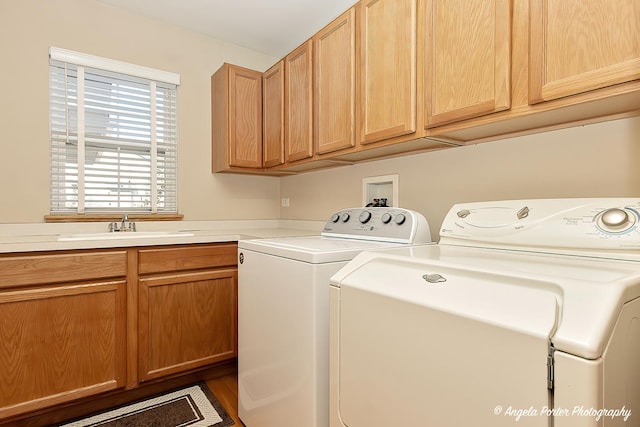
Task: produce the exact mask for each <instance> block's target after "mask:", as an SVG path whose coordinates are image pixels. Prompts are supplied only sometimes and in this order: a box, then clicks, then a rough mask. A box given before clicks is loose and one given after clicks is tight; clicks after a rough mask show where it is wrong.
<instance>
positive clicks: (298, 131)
mask: <svg viewBox="0 0 640 427" xmlns="http://www.w3.org/2000/svg"><path fill="white" fill-rule="evenodd" d="M312 43H313V42H312V40H308V41H307V42H305V43H304V44H303V45H302V46H300V47H298V48H297V49H296V50H294V51H293V52H291V53H290V54H289V55H287V57H286V58H285V91H284V96H285V103H284V111H285V130H286V133H285V141H284V143H285V160H286V161H287V162H293V161H296V160H302V159H307V158H309V157H311V156H312V155H313V49H312V46H313V44H312Z"/></svg>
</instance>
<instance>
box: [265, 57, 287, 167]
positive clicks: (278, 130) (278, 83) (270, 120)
mask: <svg viewBox="0 0 640 427" xmlns="http://www.w3.org/2000/svg"><path fill="white" fill-rule="evenodd" d="M262 94H263V96H262V114H263V138H264V141H263V147H264V152H263V157H264V162H263V166H264V167H271V166H277V165H281V164H283V163H284V61H279V62H278V63H277V64H276V65H274V66H273V67H271V68H270V69H269V70H267V71H265V73H264V74H263V75H262Z"/></svg>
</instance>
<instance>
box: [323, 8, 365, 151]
mask: <svg viewBox="0 0 640 427" xmlns="http://www.w3.org/2000/svg"><path fill="white" fill-rule="evenodd" d="M313 40H314V55H315V61H314V62H315V91H314V102H315V123H314V125H315V143H316V153H318V154H323V153H329V152H332V151H336V150H340V149H343V148H349V147H353V146H355V132H354V129H355V96H356V92H355V89H356V44H355V43H356V26H355V9H353V8H351V9H349V10H348V11H347V12H345V13H344V14H342V15H341V16H340V17H339V18H337V19H336V20H335V21H333V22H332V23H331V24H329V25H328V26H327V27H325V28H324V29H322V30H321V31H320V32H318V33H317V34H316V35H315V36H314V37H313Z"/></svg>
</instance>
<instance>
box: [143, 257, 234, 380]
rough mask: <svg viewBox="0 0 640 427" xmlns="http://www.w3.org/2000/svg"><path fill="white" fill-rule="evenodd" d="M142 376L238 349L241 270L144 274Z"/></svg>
mask: <svg viewBox="0 0 640 427" xmlns="http://www.w3.org/2000/svg"><path fill="white" fill-rule="evenodd" d="M139 286H140V288H139V291H140V298H139V337H138V340H139V376H140V380H141V381H144V380H149V379H152V378H157V377H161V376H165V375H169V374H174V373H179V372H182V371H185V370H187V369H193V368H198V367H201V366H205V365H208V364H210V363H214V362H219V361H222V360H225V359H229V358H233V357H235V356H236V355H237V338H236V337H237V320H236V319H237V270H236V269H228V270H217V271H210V272H195V273H183V274H178V275H170V276H162V277H153V278H144V279H140V282H139Z"/></svg>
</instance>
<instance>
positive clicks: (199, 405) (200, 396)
mask: <svg viewBox="0 0 640 427" xmlns="http://www.w3.org/2000/svg"><path fill="white" fill-rule="evenodd" d="M232 425H234V422H233V420H232V419H231V417H229V415H228V414H227V412H226V411H225V410H224V408H223V407H222V405H221V404H220V402H218V399H216V397H215V396H214V395H213V393H212V392H211V390H209V387H207V385H206V384H205V383H199V384H195V385H192V386H189V387H185V388H181V389H179V390H174V391H170V392H167V393H164V394H161V395H158V396H154V397H151V398H147V399H145V400H141V401H138V402H134V403H128V404H126V405H123V406H119V407H117V408H113V409H110V410H107V411H104V412H100V413H96V414H91V415H88V416H86V417H83V418H80V419H76V420H73V421H66V422H64V423H62V424H56V426H58V427H94V426H95V427H97V426H100V427H183V426H184V427H186V426H189V427H228V426H232Z"/></svg>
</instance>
